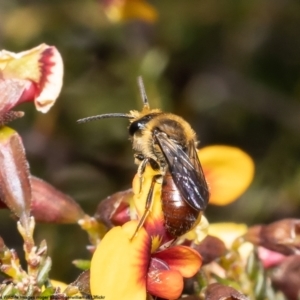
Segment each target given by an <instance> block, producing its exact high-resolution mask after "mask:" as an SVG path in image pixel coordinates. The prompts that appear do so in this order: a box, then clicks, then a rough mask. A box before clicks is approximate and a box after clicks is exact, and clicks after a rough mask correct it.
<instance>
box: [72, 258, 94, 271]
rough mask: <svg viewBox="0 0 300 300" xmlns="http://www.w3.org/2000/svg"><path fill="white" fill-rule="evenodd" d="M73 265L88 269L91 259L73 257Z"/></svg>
mask: <svg viewBox="0 0 300 300" xmlns="http://www.w3.org/2000/svg"><path fill="white" fill-rule="evenodd" d="M72 263H73V265H74V266H75V267H76V268H78V269H81V270H84V271H85V270H88V269H89V268H90V267H91V261H90V260H85V259H75V260H73V261H72Z"/></svg>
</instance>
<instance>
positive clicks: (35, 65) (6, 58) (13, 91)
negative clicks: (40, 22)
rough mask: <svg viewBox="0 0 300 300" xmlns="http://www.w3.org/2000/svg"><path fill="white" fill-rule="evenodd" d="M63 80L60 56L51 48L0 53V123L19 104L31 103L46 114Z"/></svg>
mask: <svg viewBox="0 0 300 300" xmlns="http://www.w3.org/2000/svg"><path fill="white" fill-rule="evenodd" d="M62 78H63V62H62V58H61V55H60V54H59V52H58V51H57V49H56V48H55V47H53V46H48V45H46V44H41V45H39V46H37V47H35V48H33V49H31V50H27V51H23V52H20V53H13V52H10V51H6V50H2V51H0V121H1V123H7V122H6V119H7V118H8V121H10V120H9V113H10V111H11V110H12V109H13V108H14V107H15V106H17V105H18V104H20V103H23V102H27V101H34V104H35V107H36V109H37V110H38V111H40V112H43V113H46V112H47V111H48V110H49V109H50V108H51V106H52V105H53V104H54V103H55V100H56V98H57V97H58V95H59V93H60V90H61V87H62Z"/></svg>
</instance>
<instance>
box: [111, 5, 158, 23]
mask: <svg viewBox="0 0 300 300" xmlns="http://www.w3.org/2000/svg"><path fill="white" fill-rule="evenodd" d="M105 11H106V14H107V16H108V18H109V19H110V20H111V21H113V22H120V21H127V20H132V19H140V20H143V21H146V22H150V23H152V22H155V21H156V20H157V11H156V9H155V8H154V7H153V6H152V5H150V4H149V3H147V2H146V1H144V0H119V1H117V0H115V1H111V4H109V5H108V6H107V7H106V9H105Z"/></svg>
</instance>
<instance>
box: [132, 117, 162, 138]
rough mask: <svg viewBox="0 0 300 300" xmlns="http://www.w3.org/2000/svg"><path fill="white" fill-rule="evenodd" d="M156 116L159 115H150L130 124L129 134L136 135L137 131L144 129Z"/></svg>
mask: <svg viewBox="0 0 300 300" xmlns="http://www.w3.org/2000/svg"><path fill="white" fill-rule="evenodd" d="M157 115H159V114H158V113H152V114H149V115H146V116H144V117H142V118H140V119H138V120H136V121H134V122H132V123H131V124H130V126H129V134H130V135H131V136H133V135H134V134H135V133H137V131H139V130H142V129H144V128H145V126H146V124H147V123H148V122H149V121H150V120H152V119H153V118H154V117H156V116H157Z"/></svg>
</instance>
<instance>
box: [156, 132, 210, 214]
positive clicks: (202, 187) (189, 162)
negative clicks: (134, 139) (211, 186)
mask: <svg viewBox="0 0 300 300" xmlns="http://www.w3.org/2000/svg"><path fill="white" fill-rule="evenodd" d="M155 137H156V140H157V142H158V145H159V147H160V149H161V151H162V152H163V154H164V157H165V158H166V161H167V163H168V167H169V171H170V173H171V176H172V178H173V180H174V182H175V184H176V186H177V188H178V190H179V191H180V193H181V195H182V196H183V198H184V199H185V200H186V202H187V203H188V204H189V205H190V206H191V207H192V208H194V209H196V210H199V211H200V210H204V209H205V208H206V206H207V203H208V199H209V191H208V186H207V183H206V181H205V177H204V174H203V171H202V167H201V164H200V161H199V158H198V155H197V151H196V148H195V145H194V144H190V145H189V149H188V154H187V153H186V152H184V151H183V149H182V147H181V146H180V145H178V144H177V143H175V142H174V141H173V140H171V139H169V138H168V137H166V135H165V134H164V133H161V132H158V133H155Z"/></svg>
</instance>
